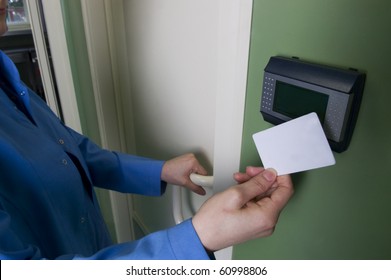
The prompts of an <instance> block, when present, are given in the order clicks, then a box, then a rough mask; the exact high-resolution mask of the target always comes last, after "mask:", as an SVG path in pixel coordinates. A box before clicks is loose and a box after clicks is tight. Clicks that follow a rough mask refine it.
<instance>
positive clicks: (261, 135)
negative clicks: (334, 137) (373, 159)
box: [253, 113, 335, 175]
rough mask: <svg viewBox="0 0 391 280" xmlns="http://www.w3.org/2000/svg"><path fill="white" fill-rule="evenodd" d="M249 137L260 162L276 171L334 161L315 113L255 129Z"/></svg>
mask: <svg viewBox="0 0 391 280" xmlns="http://www.w3.org/2000/svg"><path fill="white" fill-rule="evenodd" d="M253 139H254V142H255V145H256V147H257V150H258V153H259V156H260V157H261V160H262V163H263V166H264V167H265V168H274V169H275V170H276V171H277V174H278V175H285V174H291V173H295V172H301V171H306V170H310V169H315V168H320V167H325V166H330V165H333V164H335V159H334V155H333V153H332V151H331V149H330V145H329V143H328V141H327V138H326V135H325V134H324V131H323V128H322V125H321V124H320V121H319V118H318V116H317V114H316V113H310V114H308V115H305V116H302V117H299V118H297V119H293V120H291V121H288V122H285V123H283V124H280V125H278V126H275V127H272V128H269V129H267V130H264V131H261V132H258V133H255V134H254V135H253Z"/></svg>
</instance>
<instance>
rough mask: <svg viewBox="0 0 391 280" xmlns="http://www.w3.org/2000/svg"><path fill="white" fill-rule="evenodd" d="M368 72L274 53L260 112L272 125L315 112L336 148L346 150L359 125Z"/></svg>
mask: <svg viewBox="0 0 391 280" xmlns="http://www.w3.org/2000/svg"><path fill="white" fill-rule="evenodd" d="M365 78H366V74H365V73H362V72H359V71H357V70H354V69H340V68H335V67H330V66H325V65H320V64H315V63H310V62H306V61H302V60H300V59H298V58H285V57H281V56H273V57H271V58H270V60H269V62H268V64H267V65H266V67H265V71H264V77H263V90H262V98H261V105H260V111H261V114H262V116H263V118H264V120H265V121H267V122H270V123H272V124H281V123H283V122H286V121H289V120H292V119H295V118H297V117H300V116H303V115H306V114H309V113H311V112H315V113H316V114H317V115H318V117H319V120H320V121H321V124H322V127H323V129H324V132H325V134H326V137H327V139H328V141H329V144H330V147H331V149H332V150H333V151H336V152H343V151H345V150H346V149H347V148H348V146H349V143H350V140H351V137H352V134H353V130H354V126H355V124H356V120H357V116H358V112H359V108H360V104H361V99H362V94H363V89H364V84H365Z"/></svg>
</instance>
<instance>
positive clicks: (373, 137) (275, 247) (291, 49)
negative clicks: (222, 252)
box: [234, 0, 391, 259]
mask: <svg viewBox="0 0 391 280" xmlns="http://www.w3.org/2000/svg"><path fill="white" fill-rule="evenodd" d="M390 11H391V2H390V1H387V0H374V1H364V0H328V1H313V0H296V1H291V0H275V1H266V0H254V14H253V29H252V42H251V51H250V65H249V78H248V89H247V99H246V113H245V123H244V135H243V146H242V159H241V167H242V169H244V167H245V166H247V165H259V164H260V160H259V157H258V155H257V152H256V149H255V146H254V144H253V142H252V139H251V135H252V134H253V133H254V132H257V131H260V130H263V129H266V128H268V127H270V126H271V125H270V124H268V123H266V122H264V121H263V120H262V118H261V115H260V113H259V99H260V95H261V84H262V75H263V69H264V67H265V65H266V64H267V62H268V59H269V57H270V56H273V55H284V56H298V57H300V58H302V59H305V60H309V61H314V62H318V63H324V64H329V65H334V66H341V67H354V68H357V69H360V70H363V71H365V72H366V73H367V83H366V87H365V91H364V97H363V103H362V106H361V111H360V114H359V118H358V122H357V126H356V129H355V132H354V135H353V139H352V142H351V144H350V147H349V149H348V150H347V151H346V152H344V153H342V154H335V157H336V161H337V164H336V165H335V166H333V167H328V168H324V169H318V170H313V171H310V172H304V173H300V174H296V175H294V176H293V180H294V183H295V188H296V192H295V195H294V197H293V199H292V200H291V201H290V203H289V205H288V206H287V207H286V208H285V211H284V212H283V214H282V215H281V217H280V221H279V224H278V226H277V228H276V231H275V233H274V234H273V235H272V236H271V237H268V238H264V239H258V240H254V241H250V242H247V243H245V244H243V245H240V246H236V247H235V248H234V258H235V259H390V258H391V219H390V215H391V183H390V181H391V180H390V179H391V129H390V128H391V127H390V126H391V125H390V120H391V110H390V104H391V93H390V91H391V87H390V80H391V70H390V63H391V32H390V31H391V16H390V14H389V12H390Z"/></svg>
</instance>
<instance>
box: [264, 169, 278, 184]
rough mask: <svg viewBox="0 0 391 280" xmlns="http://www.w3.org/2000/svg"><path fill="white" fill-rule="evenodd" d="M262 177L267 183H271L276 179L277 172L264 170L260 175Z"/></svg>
mask: <svg viewBox="0 0 391 280" xmlns="http://www.w3.org/2000/svg"><path fill="white" fill-rule="evenodd" d="M262 176H263V178H265V179H266V181H268V182H272V181H274V180H275V179H276V177H277V172H276V171H275V170H274V169H270V168H269V169H266V170H265V171H264V172H263V173H262Z"/></svg>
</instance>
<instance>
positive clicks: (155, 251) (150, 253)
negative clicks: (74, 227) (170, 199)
mask: <svg viewBox="0 0 391 280" xmlns="http://www.w3.org/2000/svg"><path fill="white" fill-rule="evenodd" d="M9 223H10V219H9V216H8V215H7V214H6V213H5V212H3V211H0V243H1V244H0V260H29V259H35V260H37V259H42V256H41V254H40V251H39V248H37V247H35V246H32V245H28V246H25V245H23V244H22V243H21V242H20V241H19V240H18V238H17V236H16V235H14V234H13V232H12V230H11V229H10V228H9ZM211 258H212V259H213V256H211V255H210V254H208V253H207V252H206V250H205V249H204V247H203V245H202V243H201V241H200V239H199V237H198V235H197V233H196V232H195V230H194V227H193V224H192V221H191V219H189V220H186V221H185V222H183V223H181V224H179V225H176V226H174V227H172V228H169V229H166V230H162V231H158V232H155V233H152V234H149V235H147V236H146V237H144V238H142V239H140V240H137V241H132V242H126V243H121V244H116V245H112V246H109V247H106V248H104V249H101V250H100V251H98V252H97V253H95V254H93V255H92V256H81V255H62V256H58V258H57V259H63V260H64V259H68V260H72V259H73V260H209V259H211Z"/></svg>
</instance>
